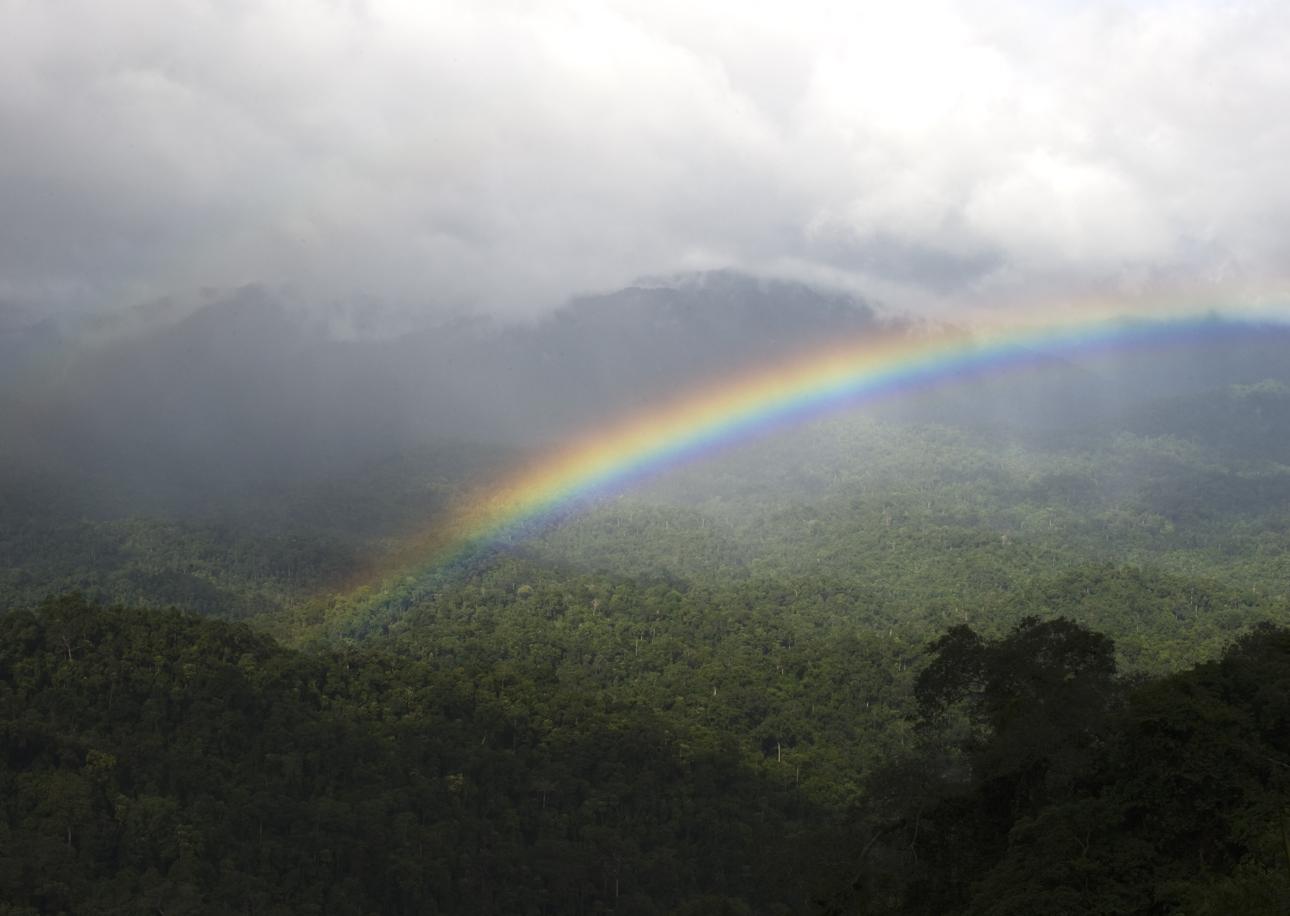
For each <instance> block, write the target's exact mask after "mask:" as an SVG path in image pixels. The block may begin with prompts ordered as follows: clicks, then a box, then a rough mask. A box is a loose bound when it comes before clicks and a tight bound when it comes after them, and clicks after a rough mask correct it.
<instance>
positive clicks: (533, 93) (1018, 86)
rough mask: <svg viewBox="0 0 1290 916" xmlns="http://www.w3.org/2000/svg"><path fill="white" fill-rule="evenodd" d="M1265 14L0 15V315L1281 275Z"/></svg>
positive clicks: (629, 6) (1283, 139) (1272, 17)
mask: <svg viewBox="0 0 1290 916" xmlns="http://www.w3.org/2000/svg"><path fill="white" fill-rule="evenodd" d="M1284 10H1285V8H1284V7H1283V6H1282V5H1279V4H1275V3H1222V4H1220V3H1206V2H1192V3H1164V2H1156V3H1143V2H1136V3H1135V2H1120V3H1112V2H1100V3H1089V4H1073V3H1066V2H1055V0H1054V2H1049V3H1009V2H1001V0H996V2H975V3H966V2H964V3H951V2H923V3H911V4H900V5H893V4H830V3H825V2H818V3H794V4H787V3H783V4H771V3H694V2H685V3H682V2H679V0H677V2H673V0H660V2H655V3H650V4H643V3H628V2H616V3H615V2H607V3H606V2H549V3H534V4H530V3H519V2H515V3H506V2H467V0H460V2H413V0H404V2H396V0H388V2H382V0H372V2H367V3H362V2H357V0H355V2H349V3H346V2H340V0H330V2H328V0H271V2H266V3H256V4H251V3H235V2H217V0H209V2H201V0H119V2H116V3H112V4H103V3H99V2H95V0H0V149H2V150H4V152H3V154H0V212H3V213H4V217H3V220H0V299H11V300H15V301H19V302H24V303H28V304H34V305H37V306H44V307H49V308H55V307H59V306H65V305H88V304H114V303H125V302H130V301H135V300H138V299H143V298H147V297H149V296H152V295H159V294H163V293H166V292H169V291H172V290H182V289H188V288H192V287H196V286H202V285H222V286H227V285H234V284H240V283H245V282H250V281H261V282H267V283H279V282H285V283H289V284H291V285H293V286H295V287H297V288H299V289H301V290H304V291H306V292H307V293H309V294H311V295H317V296H322V297H328V298H334V297H339V298H344V297H348V296H351V295H356V294H360V293H365V292H370V293H374V294H376V295H378V296H381V297H385V298H390V299H396V300H400V301H404V302H414V303H424V304H425V305H426V306H428V307H460V306H471V305H475V306H479V307H483V308H489V309H495V310H500V311H504V312H522V311H525V310H532V309H537V308H542V307H547V306H549V305H551V304H552V303H555V302H558V301H560V300H561V299H563V298H564V297H565V296H567V295H568V294H570V293H572V292H576V291H580V290H586V289H590V288H601V287H609V286H614V285H618V284H621V283H624V282H627V281H629V280H630V279H631V278H633V277H634V276H637V275H640V274H651V273H661V272H667V271H670V270H674V269H678V268H685V267H703V266H719V265H733V266H742V267H745V268H749V269H768V270H773V269H780V270H790V271H793V272H797V273H801V274H803V275H807V276H817V277H827V278H829V279H831V280H833V281H835V282H843V283H848V284H851V285H854V286H855V287H857V288H860V289H868V290H874V291H878V292H879V293H881V294H883V295H885V296H888V297H890V298H891V299H892V300H893V304H897V305H900V304H906V303H908V304H913V305H917V306H923V307H928V308H951V307H957V306H961V305H962V306H966V305H971V304H973V303H979V302H983V301H992V300H993V299H995V298H999V297H1000V296H1001V295H1004V294H1006V296H1007V297H1008V298H1012V299H1016V300H1018V301H1025V299H1026V294H1027V291H1028V290H1035V291H1036V292H1038V291H1043V292H1044V293H1045V295H1048V294H1051V293H1053V292H1054V291H1055V290H1058V291H1059V290H1061V289H1063V288H1070V289H1072V290H1075V291H1077V292H1078V291H1080V290H1082V289H1084V288H1107V287H1112V288H1113V287H1114V286H1115V285H1116V284H1118V283H1122V282H1123V283H1134V284H1138V283H1141V281H1142V278H1143V277H1144V276H1145V277H1163V278H1167V279H1168V281H1169V282H1171V283H1188V282H1195V283H1202V282H1214V281H1217V280H1221V281H1222V282H1229V281H1233V280H1235V281H1239V282H1240V283H1242V284H1245V285H1247V286H1249V285H1253V286H1255V287H1257V285H1258V284H1259V283H1260V282H1262V281H1263V280H1265V279H1269V280H1270V279H1273V278H1275V277H1276V275H1277V272H1278V271H1279V269H1280V267H1279V265H1280V264H1281V263H1284V261H1285V259H1286V255H1287V253H1288V252H1287V247H1288V246H1290V243H1288V242H1287V241H1286V240H1287V239H1290V231H1288V230H1290V217H1288V216H1287V214H1290V173H1287V171H1286V169H1285V167H1284V163H1285V162H1286V161H1288V160H1290V127H1287V122H1286V120H1285V118H1284V116H1283V113H1282V108H1283V107H1284V104H1285V99H1286V98H1287V97H1290V95H1288V93H1290V64H1287V56H1286V55H1285V53H1284V49H1285V48H1286V47H1287V46H1290V12H1287V11H1284Z"/></svg>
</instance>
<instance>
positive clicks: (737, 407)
mask: <svg viewBox="0 0 1290 916" xmlns="http://www.w3.org/2000/svg"><path fill="white" fill-rule="evenodd" d="M1283 323H1284V322H1283V320H1282V319H1281V318H1279V317H1277V316H1275V315H1273V316H1271V317H1270V316H1269V314H1268V313H1262V314H1258V315H1255V314H1253V313H1251V314H1247V315H1241V316H1237V315H1228V316H1224V317H1220V316H1218V315H1217V314H1215V313H1214V312H1212V311H1207V312H1197V313H1195V314H1191V315H1179V314H1176V313H1175V314H1174V315H1172V316H1171V317H1169V318H1166V319H1140V318H1137V319H1124V318H1120V319H1112V320H1105V319H1094V320H1087V319H1086V320H1084V321H1082V322H1078V323H1073V324H1067V325H1063V326H1051V325H1050V326H1046V327H1012V328H1005V329H999V330H995V331H992V332H988V333H978V334H966V333H962V332H926V331H924V332H910V331H908V330H906V331H903V332H899V333H885V334H882V335H879V336H874V335H870V336H869V337H866V338H864V339H860V340H855V341H850V342H847V343H842V344H837V345H833V346H827V347H823V348H820V349H816V350H813V351H810V352H806V353H803V354H799V355H797V356H796V357H793V358H789V359H787V360H785V361H783V362H781V363H778V364H776V365H773V366H770V367H766V368H761V369H759V370H757V371H754V372H751V373H748V374H745V375H742V376H739V377H735V378H729V379H726V380H724V381H721V382H718V383H716V384H711V385H708V386H707V387H704V388H702V389H701V390H698V391H693V392H690V393H688V394H686V395H683V396H681V397H679V398H677V399H675V400H673V401H671V402H668V403H665V404H661V405H659V406H656V407H654V408H653V409H649V410H646V411H645V412H643V413H640V414H637V415H635V416H632V417H629V418H626V419H624V420H621V421H619V422H616V423H614V424H612V425H609V426H607V427H604V428H601V429H598V430H595V431H594V432H592V433H591V434H590V435H587V436H585V437H583V438H580V439H578V440H576V441H573V442H571V443H569V444H567V445H565V446H563V447H561V448H559V449H556V450H553V451H551V452H549V453H547V454H546V455H545V456H544V457H543V458H541V459H540V460H538V461H536V462H534V463H532V464H530V465H528V466H527V467H524V468H522V469H521V470H519V471H518V472H517V473H515V474H513V475H511V476H510V477H507V478H505V479H502V480H499V481H496V482H494V483H493V484H492V485H490V486H488V487H486V488H484V489H481V490H479V491H477V492H475V493H473V494H471V495H469V496H468V497H467V498H466V499H465V500H463V501H462V502H461V504H460V505H459V506H457V508H456V509H455V510H453V511H451V512H450V513H449V516H448V518H447V520H446V521H442V522H440V523H439V524H437V525H435V526H434V528H433V529H431V531H430V532H428V533H427V534H425V535H423V536H421V537H419V538H417V539H415V542H414V543H412V544H409V545H408V547H407V549H405V550H403V551H401V559H400V560H399V561H398V563H397V565H398V566H399V567H400V568H401V571H402V572H404V573H405V574H406V573H407V570H408V567H409V566H419V567H420V568H421V569H422V570H428V569H434V568H441V567H444V566H446V565H448V564H451V563H453V562H454V561H456V560H458V559H460V558H462V557H463V556H466V555H468V554H470V553H471V552H473V551H474V550H477V549H479V548H481V547H485V546H488V545H493V544H497V543H500V542H506V541H508V540H516V539H518V538H521V537H523V536H525V535H526V534H528V533H529V532H531V531H533V530H539V529H540V528H541V527H542V526H543V525H544V524H546V523H548V522H550V521H551V520H552V519H553V518H555V517H558V516H560V515H562V514H565V513H567V512H569V511H571V508H572V507H576V506H578V505H580V504H582V503H583V502H585V501H587V500H590V499H594V498H595V497H597V496H602V495H604V494H607V493H612V492H619V491H621V490H622V489H624V488H625V487H627V486H629V485H630V484H632V483H633V482H635V481H638V480H641V479H642V478H646V477H650V476H653V475H656V474H658V473H660V472H662V471H664V470H666V469H668V468H671V467H674V466H676V465H678V464H680V463H683V462H687V461H690V460H693V459H695V458H697V457H699V456H701V455H705V454H708V453H711V452H712V451H714V450H717V449H720V448H722V447H725V446H728V445H730V444H733V443H737V442H741V441H743V440H746V439H749V438H751V437H755V436H757V435H760V434H764V433H766V432H769V431H772V430H775V429H780V428H783V427H784V426H786V425H789V424H793V423H796V422H800V421H803V420H806V419H810V418H814V417H819V416H821V415H824V414H827V413H830V412H833V411H837V410H839V409H843V408H846V407H850V406H853V405H857V404H860V403H864V402H868V401H872V400H874V399H878V398H887V397H892V396H896V395H900V394H903V393H907V392H912V391H916V390H920V389H926V388H929V387H932V386H938V385H944V384H948V383H953V382H957V381H961V380H966V379H969V378H975V377H981V376H985V375H989V374H993V373H1000V372H1012V371H1015V370H1018V369H1024V368H1026V367H1028V366H1032V365H1036V364H1039V363H1042V362H1043V361H1046V360H1051V359H1053V358H1063V357H1071V356H1077V355H1078V356H1095V355H1097V354H1099V353H1100V352H1111V351H1116V352H1120V351H1125V350H1129V351H1132V350H1134V349H1137V348H1153V349H1154V348H1160V347H1168V346H1170V345H1172V344H1195V343H1208V342H1210V341H1213V340H1216V339H1219V338H1223V337H1231V336H1233V335H1243V336H1246V337H1248V336H1249V335H1250V334H1251V332H1254V333H1258V329H1259V328H1260V327H1265V326H1268V325H1270V324H1276V325H1282V324H1283Z"/></svg>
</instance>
